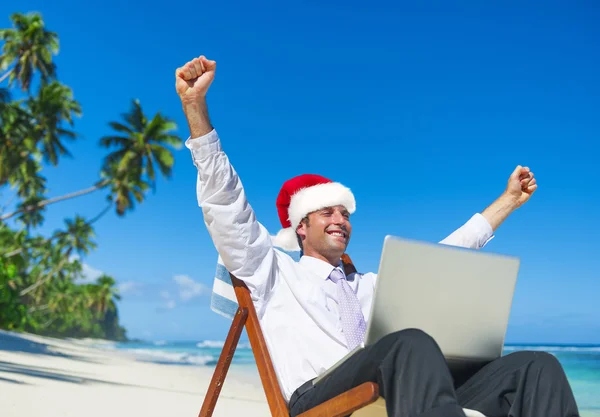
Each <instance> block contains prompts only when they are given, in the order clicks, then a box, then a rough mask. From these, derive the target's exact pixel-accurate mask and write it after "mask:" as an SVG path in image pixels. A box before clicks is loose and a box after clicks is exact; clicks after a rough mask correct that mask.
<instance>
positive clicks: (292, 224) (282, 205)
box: [273, 174, 356, 250]
mask: <svg viewBox="0 0 600 417" xmlns="http://www.w3.org/2000/svg"><path fill="white" fill-rule="evenodd" d="M276 204H277V212H278V214H279V221H280V222H281V226H282V227H283V229H281V230H280V231H279V232H278V233H277V235H276V236H275V237H274V238H273V244H274V245H275V246H278V247H280V248H282V249H284V250H300V246H299V245H298V238H297V237H296V228H297V227H298V225H299V224H300V222H301V221H302V219H303V218H305V217H306V215H307V214H309V213H312V212H313V211H317V210H320V209H322V208H324V207H332V206H338V205H342V206H344V207H345V208H346V210H348V212H349V213H350V214H352V213H354V211H355V210H356V201H355V200H354V195H353V194H352V192H351V191H350V189H349V188H347V187H345V186H343V185H342V184H340V183H337V182H333V181H331V180H330V179H327V178H325V177H322V176H320V175H314V174H303V175H299V176H297V177H294V178H292V179H290V180H287V181H286V182H285V183H284V184H283V186H282V187H281V190H280V191H279V195H278V196H277V203H276Z"/></svg>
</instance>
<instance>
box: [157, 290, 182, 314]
mask: <svg viewBox="0 0 600 417" xmlns="http://www.w3.org/2000/svg"><path fill="white" fill-rule="evenodd" d="M160 298H162V299H163V300H165V301H164V302H163V303H162V304H161V305H160V306H159V307H158V310H159V311H160V310H173V309H174V308H175V307H176V306H177V303H176V302H175V300H173V298H171V294H170V293H169V291H161V292H160Z"/></svg>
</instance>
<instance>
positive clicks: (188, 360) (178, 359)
mask: <svg viewBox="0 0 600 417" xmlns="http://www.w3.org/2000/svg"><path fill="white" fill-rule="evenodd" d="M127 351H128V352H130V353H132V354H133V355H134V356H135V357H136V358H137V359H139V360H143V361H148V362H153V363H161V364H168V365H200V366H209V365H216V363H217V361H218V359H219V358H218V356H213V355H198V354H194V353H186V352H166V351H164V350H152V349H128V350H127Z"/></svg>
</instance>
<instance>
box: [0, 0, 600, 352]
mask: <svg viewBox="0 0 600 417" xmlns="http://www.w3.org/2000/svg"><path fill="white" fill-rule="evenodd" d="M103 3H104V4H103V5H102V6H96V5H93V6H92V5H91V3H90V4H86V3H85V2H82V1H77V2H76V1H60V0H56V1H53V2H52V6H50V5H49V4H48V2H44V1H29V0H21V1H19V2H18V8H17V6H15V4H14V3H12V4H10V3H6V2H4V3H3V4H2V5H0V19H1V20H0V23H1V25H2V27H8V26H9V24H10V23H9V20H8V16H9V14H10V13H12V12H15V11H32V10H36V11H40V12H42V14H43V16H44V19H45V21H46V23H47V25H48V27H49V29H51V30H54V31H56V32H58V33H59V35H60V43H61V50H60V54H59V56H57V57H56V63H57V65H58V74H59V78H60V80H61V81H62V82H64V83H67V84H68V85H70V86H71V87H72V88H73V89H74V93H75V97H76V98H77V99H78V100H79V101H80V103H81V104H82V107H83V113H84V114H83V117H82V118H81V119H79V120H77V122H76V126H75V128H76V130H77V131H78V132H80V133H81V134H82V136H83V138H82V139H81V140H79V141H78V142H76V143H74V144H72V145H71V146H70V147H69V149H70V150H71V152H72V153H73V155H74V158H73V159H71V160H67V159H65V160H63V161H62V162H61V164H60V165H59V167H58V168H49V169H47V170H46V172H45V173H46V175H47V178H48V184H49V188H50V192H49V195H50V196H56V195H60V194H63V193H66V192H70V191H75V190H79V189H82V188H85V187H88V186H89V185H91V184H92V183H93V182H94V181H95V180H96V179H97V175H98V169H99V167H100V164H101V159H102V157H103V155H105V151H104V150H102V149H100V148H99V147H98V139H99V138H100V137H101V136H103V135H105V134H107V133H109V132H110V130H109V129H108V127H107V122H108V121H111V120H117V119H118V118H119V115H120V114H121V113H123V112H125V111H127V110H128V109H129V106H130V101H131V99H133V98H138V99H140V101H141V103H142V106H143V108H144V110H145V111H146V112H147V113H148V114H150V115H152V114H154V113H155V112H157V111H161V112H162V113H163V114H165V115H167V116H168V117H171V118H173V119H174V120H175V121H176V122H177V124H178V126H179V129H178V134H179V135H181V137H183V138H186V137H187V135H188V131H187V126H186V123H185V119H184V117H183V114H182V112H181V106H180V103H179V101H178V98H177V95H176V94H175V91H174V78H173V75H174V71H175V69H176V68H177V67H178V66H180V65H182V64H184V63H185V62H186V61H187V60H189V59H191V58H193V57H195V56H198V55H201V54H204V55H206V56H207V57H209V58H210V59H215V60H216V61H217V76H216V79H215V82H214V84H213V86H212V88H211V90H210V93H209V97H208V99H209V105H210V112H211V117H212V120H213V123H214V125H215V126H216V127H217V129H218V131H219V133H220V135H221V138H222V141H223V145H224V147H225V150H226V152H227V153H228V155H229V157H230V159H231V161H232V162H233V164H234V166H235V168H236V170H237V171H238V172H239V174H240V176H241V178H242V180H243V182H244V184H245V187H246V190H247V193H248V196H249V198H250V203H251V204H252V206H253V207H254V209H255V210H256V212H257V216H258V218H259V219H260V220H261V221H262V222H263V224H265V225H266V227H267V228H268V229H269V230H270V231H271V232H272V233H274V232H276V231H277V230H278V229H279V227H280V225H279V224H278V219H277V215H276V210H275V198H276V195H277V192H278V190H279V187H280V185H281V183H282V182H283V181H284V180H286V179H288V178H289V177H291V176H294V175H297V174H300V173H303V172H313V173H320V174H322V175H325V176H329V177H331V178H334V179H336V180H338V181H340V182H343V183H344V184H346V185H348V186H350V187H351V188H352V190H353V191H354V193H355V195H356V197H357V212H356V214H355V215H354V216H353V228H354V233H353V240H352V242H351V245H350V248H349V253H350V254H351V256H352V257H353V260H354V261H355V263H356V264H357V265H358V267H359V269H361V270H364V271H376V270H377V267H378V261H379V252H380V250H381V245H382V241H383V237H384V236H385V235H386V234H393V235H399V236H404V237H408V238H414V239H420V240H425V241H439V240H441V239H443V238H444V237H445V236H446V235H448V234H449V233H451V232H452V231H453V230H454V229H455V228H457V227H459V226H460V225H462V224H463V223H464V222H465V221H466V220H468V219H469V217H470V216H471V215H473V214H474V213H475V212H478V211H482V210H483V209H484V208H485V207H486V206H487V205H488V204H490V203H491V202H492V201H493V200H494V199H495V198H496V197H497V196H498V195H500V193H501V192H502V191H503V189H504V187H505V184H506V181H507V179H508V176H509V175H510V173H511V172H512V170H513V169H514V167H515V166H516V165H517V164H522V165H527V166H529V167H531V169H532V170H533V171H534V173H535V175H536V177H537V179H538V183H539V189H538V191H537V192H536V193H535V195H534V196H533V198H532V199H531V201H530V202H529V203H528V204H527V205H526V206H524V207H523V208H521V209H520V210H519V211H517V212H516V213H514V214H513V215H512V216H511V217H510V218H509V219H508V220H507V222H506V223H505V224H503V225H502V226H501V228H500V229H499V230H498V232H497V234H496V238H495V239H494V240H493V241H492V242H491V243H490V244H489V245H488V246H487V247H486V249H485V250H486V251H491V252H497V253H503V254H510V255H515V256H519V257H520V258H521V265H522V266H521V270H520V274H519V281H518V284H517V290H516V294H515V299H514V304H513V310H512V314H511V319H510V325H509V329H508V334H507V341H508V342H544V343H550V342H562V343H571V342H580V343H585V342H588V343H600V309H599V308H598V294H600V280H599V279H600V276H599V275H600V273H599V272H600V257H599V256H598V253H600V243H599V242H598V235H599V232H600V222H599V221H598V213H600V195H599V194H600V193H599V191H598V190H599V189H600V188H599V187H598V181H599V180H600V173H599V172H600V170H599V169H598V167H597V165H596V163H597V159H598V155H600V152H599V151H600V149H599V145H598V139H599V137H600V119H599V118H598V114H600V101H599V100H598V97H600V81H599V78H598V74H599V73H600V53H599V52H600V51H599V50H598V48H599V47H598V45H599V41H600V27H599V26H598V25H597V21H598V16H599V11H600V10H599V8H598V5H597V4H595V3H594V2H591V1H587V2H585V1H582V2H578V4H571V3H569V2H562V3H561V2H551V3H548V2H546V3H544V4H543V6H542V5H539V6H534V5H528V6H524V5H516V3H515V5H509V4H508V3H505V4H504V6H503V7H500V6H493V5H488V4H486V5H483V4H482V3H481V2H472V3H467V2H464V3H460V4H459V5H457V4H454V5H452V6H449V5H448V4H447V3H446V2H437V3H436V2H419V4H413V2H411V3H406V4H402V5H399V4H396V3H393V2H389V3H382V2H376V1H371V2H336V3H334V2H295V3H288V2H270V3H267V2H258V3H256V2H240V3H233V2H202V3H201V2H195V3H194V2H192V3H187V4H183V3H179V4H175V3H162V4H159V3H150V2H128V3H125V2H122V3H120V4H119V3H117V2H116V1H115V0H112V1H106V2H103ZM322 3H327V4H325V5H323V4H322ZM195 181H196V175H195V167H194V166H193V165H192V162H191V158H190V155H189V152H188V151H187V150H186V149H185V148H184V149H182V150H179V151H177V152H176V163H175V168H174V175H173V178H172V179H171V180H169V181H164V180H160V181H159V183H158V189H157V191H156V193H155V194H154V195H150V196H149V197H148V199H147V201H146V202H144V203H143V204H142V205H140V206H139V207H138V208H137V209H136V210H135V212H133V213H131V214H130V215H128V216H127V217H126V218H124V219H121V218H117V217H116V216H115V215H114V214H112V213H111V214H110V215H107V216H105V217H104V218H103V219H102V220H101V221H100V222H99V223H98V224H97V228H96V232H97V237H96V241H97V243H98V245H99V247H98V249H97V250H95V251H94V252H93V253H91V254H90V255H89V256H87V257H86V258H85V263H86V268H87V270H88V272H89V273H90V275H94V273H97V272H98V271H104V272H106V273H108V274H111V275H113V276H114V277H115V278H116V279H117V280H118V282H119V283H120V285H121V288H122V292H123V300H122V302H121V303H120V314H121V320H122V322H123V324H124V325H125V326H126V327H127V329H128V330H129V336H131V337H140V338H145V339H171V340H198V339H221V340H222V339H224V337H225V335H226V333H227V329H228V326H229V322H228V321H227V320H226V319H223V318H221V317H220V316H218V315H216V314H214V313H212V312H211V311H210V309H209V294H208V292H207V289H208V288H209V287H210V285H211V282H212V276H213V273H214V270H215V261H216V251H215V249H214V247H213V245H212V241H211V240H210V237H209V236H208V234H207V232H206V228H205V226H204V223H203V219H202V213H201V210H200V208H199V207H198V206H197V203H196V197H195ZM3 195H5V193H3ZM2 198H4V197H2ZM103 198H104V196H103V194H101V193H98V194H94V195H89V196H86V197H82V198H79V199H76V200H72V201H69V202H64V203H61V204H57V205H55V206H52V207H51V208H50V209H49V210H48V212H47V221H46V223H45V225H44V226H43V228H42V229H41V232H42V233H49V232H51V231H52V230H54V229H55V228H56V227H59V226H60V225H61V222H62V220H63V219H64V218H65V217H70V216H72V215H73V214H74V213H79V214H82V215H85V216H89V217H91V216H94V215H95V214H96V213H97V212H99V211H100V210H101V209H102V207H103V202H104V200H103Z"/></svg>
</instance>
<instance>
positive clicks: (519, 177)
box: [506, 165, 537, 207]
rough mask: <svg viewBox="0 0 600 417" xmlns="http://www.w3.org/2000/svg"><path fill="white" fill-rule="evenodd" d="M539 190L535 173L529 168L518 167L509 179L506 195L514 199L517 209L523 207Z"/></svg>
mask: <svg viewBox="0 0 600 417" xmlns="http://www.w3.org/2000/svg"><path fill="white" fill-rule="evenodd" d="M536 189H537V184H536V181H535V178H534V177H533V172H531V170H530V169H529V168H528V167H522V166H521V165H519V166H517V168H515V170H514V171H513V173H512V174H511V175H510V177H509V179H508V185H507V186H506V194H508V195H509V196H510V197H512V198H513V199H514V201H515V202H516V204H517V207H520V206H521V205H523V204H524V203H525V202H527V200H529V197H531V195H532V194H533V193H534V192H535V190H536Z"/></svg>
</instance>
